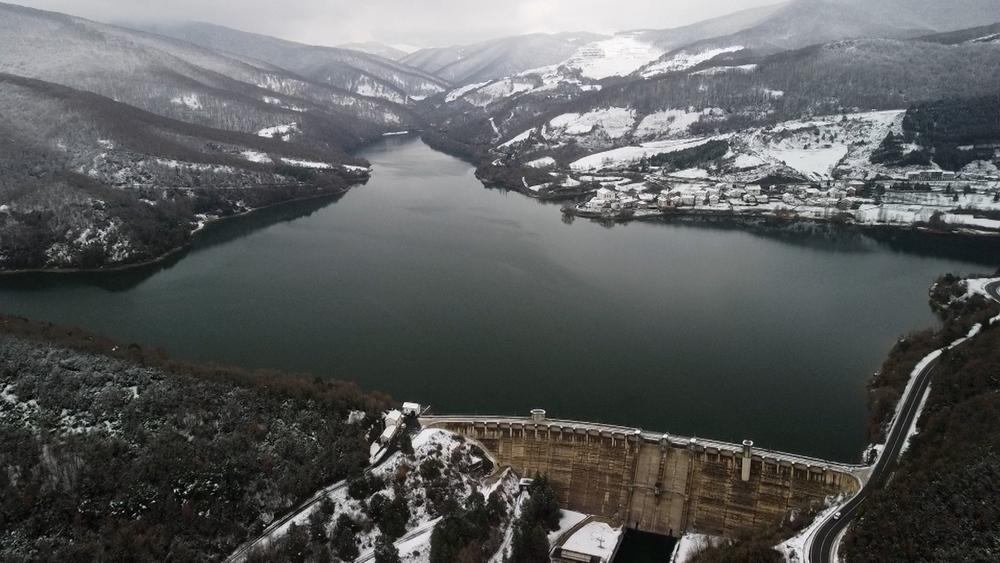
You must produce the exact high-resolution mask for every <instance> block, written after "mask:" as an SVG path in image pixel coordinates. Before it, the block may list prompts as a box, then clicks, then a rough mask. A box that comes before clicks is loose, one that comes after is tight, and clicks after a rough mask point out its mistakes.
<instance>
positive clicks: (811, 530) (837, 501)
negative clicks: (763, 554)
mask: <svg viewBox="0 0 1000 563" xmlns="http://www.w3.org/2000/svg"><path fill="white" fill-rule="evenodd" d="M848 500H850V499H849V498H846V497H845V496H843V495H841V496H837V497H831V498H828V499H827V502H826V506H827V508H826V509H825V510H823V511H822V512H820V513H819V514H817V515H816V518H815V519H814V520H813V522H812V524H810V525H809V526H808V527H806V528H805V529H804V530H802V531H801V532H799V533H798V535H796V536H795V537H792V538H789V539H787V540H785V541H783V542H781V543H779V544H778V545H777V546H775V549H777V550H778V551H780V552H781V553H782V555H784V556H785V561H788V562H790V563H795V562H799V561H805V560H806V555H807V554H806V549H807V547H808V545H809V543H810V540H811V538H812V536H814V535H815V534H816V532H817V531H818V530H819V528H820V526H822V525H823V523H824V522H826V521H827V519H828V518H830V517H832V516H833V515H834V514H835V513H836V512H839V511H840V509H841V508H842V507H843V506H844V504H846V503H847V501H848Z"/></svg>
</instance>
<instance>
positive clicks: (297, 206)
mask: <svg viewBox="0 0 1000 563" xmlns="http://www.w3.org/2000/svg"><path fill="white" fill-rule="evenodd" d="M343 197H344V195H343V194H338V195H328V196H322V197H318V198H314V199H307V200H301V201H293V202H289V203H285V204H281V205H276V206H273V207H269V208H266V209H259V210H257V211H254V212H251V213H247V214H246V215H240V216H238V217H231V218H228V219H225V220H223V221H217V222H215V223H211V224H209V225H207V226H206V227H205V228H204V229H203V230H202V231H200V232H198V233H196V234H195V235H194V237H193V241H192V243H191V245H190V246H189V247H187V248H183V249H181V250H179V251H177V252H175V253H173V254H171V255H170V256H167V257H166V258H164V259H163V260H160V261H157V262H154V263H152V264H147V265H143V266H136V267H134V268H127V269H124V270H115V271H106V272H27V273H16V274H6V275H0V291H8V290H9V291H30V290H44V289H54V288H63V287H70V286H93V287H99V288H101V289H105V290H107V291H110V292H116V293H120V292H125V291H129V290H131V289H134V288H135V287H137V286H138V285H140V284H142V283H143V282H145V281H146V280H148V279H149V278H151V277H153V276H155V275H157V274H159V273H161V272H164V271H167V270H170V269H171V268H173V267H175V266H176V265H177V264H179V263H180V262H181V261H182V260H184V259H185V258H188V257H190V256H192V255H195V254H199V253H201V252H205V251H206V250H209V249H211V248H213V247H216V246H220V245H223V244H227V243H230V242H233V241H234V240H237V239H241V238H245V237H248V236H250V235H252V234H253V233H256V232H258V231H262V230H264V229H267V228H268V227H272V226H274V225H279V224H281V223H289V222H291V221H296V220H298V219H304V218H306V217H309V216H311V215H313V214H314V213H316V212H317V211H319V210H321V209H323V208H325V207H327V206H329V205H332V204H334V203H337V202H338V201H340V200H341V199H342V198H343Z"/></svg>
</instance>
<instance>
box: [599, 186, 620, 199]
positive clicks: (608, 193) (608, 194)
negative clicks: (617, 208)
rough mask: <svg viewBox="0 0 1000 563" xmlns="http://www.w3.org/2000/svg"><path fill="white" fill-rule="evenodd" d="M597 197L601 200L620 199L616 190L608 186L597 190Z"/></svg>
mask: <svg viewBox="0 0 1000 563" xmlns="http://www.w3.org/2000/svg"><path fill="white" fill-rule="evenodd" d="M596 199H598V200H600V201H614V200H616V199H618V194H617V193H615V191H614V190H609V189H608V188H600V189H598V190H597V197H596Z"/></svg>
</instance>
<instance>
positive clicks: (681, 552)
mask: <svg viewBox="0 0 1000 563" xmlns="http://www.w3.org/2000/svg"><path fill="white" fill-rule="evenodd" d="M720 541H722V538H720V537H717V536H709V535H706V534H693V533H687V534H684V535H683V536H681V539H679V540H677V546H676V547H674V553H673V555H672V556H671V557H670V563H687V561H688V560H690V559H691V558H692V557H694V555H695V554H696V553H698V552H699V551H701V550H703V549H705V548H706V547H709V546H713V545H718V544H719V542H720Z"/></svg>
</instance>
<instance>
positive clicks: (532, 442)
mask: <svg viewBox="0 0 1000 563" xmlns="http://www.w3.org/2000/svg"><path fill="white" fill-rule="evenodd" d="M420 421H421V423H422V425H423V426H426V427H436V428H443V429H446V430H449V431H452V432H455V433H457V434H460V435H462V436H465V437H466V438H469V439H472V440H475V441H477V442H479V443H480V444H482V446H483V447H484V448H485V449H486V450H487V451H488V452H489V453H490V454H491V455H492V456H493V457H494V458H495V459H496V461H497V462H498V463H499V464H501V465H506V466H510V467H512V468H513V469H514V470H515V471H517V472H519V473H520V474H521V475H522V476H526V477H530V476H533V475H535V474H536V473H538V474H544V475H548V476H549V478H550V479H551V480H552V481H553V482H554V483H555V485H556V487H557V488H558V489H559V494H560V496H561V500H562V503H563V506H564V507H565V508H568V509H570V510H576V511H579V512H584V513H587V514H593V515H596V516H602V517H606V518H611V519H614V520H616V521H619V522H622V523H624V524H625V525H626V526H628V527H629V528H635V529H638V530H641V531H645V532H652V533H656V534H663V535H671V536H679V535H681V534H682V533H684V532H699V533H705V534H713V535H720V536H732V535H734V534H735V533H737V532H739V531H741V530H748V529H752V528H755V527H758V526H760V525H764V524H767V523H771V522H774V521H775V520H777V519H778V518H780V517H782V516H783V515H785V514H786V513H787V512H788V511H789V510H791V509H794V508H804V507H808V506H809V505H810V504H813V503H817V502H818V503H822V502H824V501H825V500H826V498H827V497H829V496H834V495H838V494H841V493H847V494H851V493H854V492H856V491H858V490H859V489H860V488H861V485H862V483H863V482H864V481H865V479H866V478H867V471H868V468H867V466H860V465H848V464H841V463H836V462H830V461H825V460H821V459H815V458H810V457H803V456H797V455H793V454H786V453H781V452H775V451H769V450H761V449H755V448H754V447H753V443H752V442H750V441H746V442H744V443H743V444H730V443H726V442H718V441H713V440H703V439H701V438H698V439H694V438H687V437H682V436H676V435H670V434H662V433H654V432H644V431H642V430H639V429H636V428H626V427H620V426H609V425H604V424H592V423H587V422H575V421H565V420H550V419H548V418H547V417H546V416H545V412H544V411H541V410H536V411H533V412H532V416H531V417H528V418H517V417H482V416H470V417H461V416H425V417H421V419H420Z"/></svg>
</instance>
